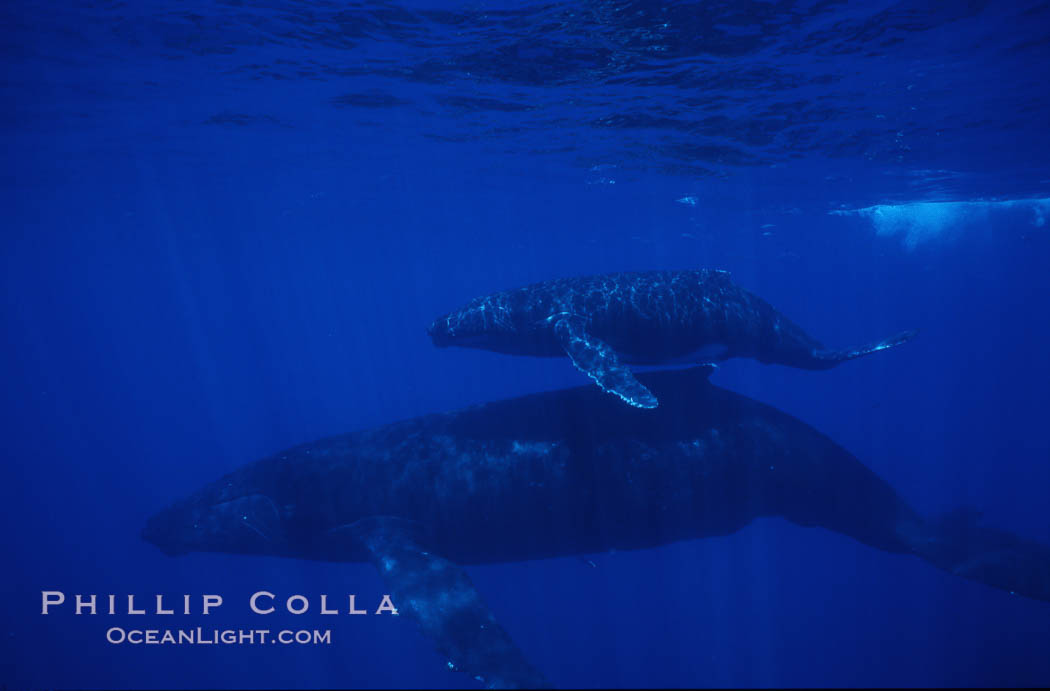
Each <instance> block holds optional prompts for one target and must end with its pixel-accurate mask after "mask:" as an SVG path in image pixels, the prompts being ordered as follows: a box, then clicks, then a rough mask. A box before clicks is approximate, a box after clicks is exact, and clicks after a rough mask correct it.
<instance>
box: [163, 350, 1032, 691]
mask: <svg viewBox="0 0 1050 691" xmlns="http://www.w3.org/2000/svg"><path fill="white" fill-rule="evenodd" d="M709 371H710V368H709V367H699V368H693V369H691V370H686V371H681V372H660V373H648V374H642V375H639V378H640V379H641V381H642V382H643V383H644V384H645V385H646V386H648V387H650V388H651V389H652V390H653V391H654V392H655V393H656V394H657V395H659V396H660V399H661V401H663V404H662V405H661V406H660V407H659V408H658V409H657V410H655V411H652V412H651V413H650V414H647V415H637V414H634V412H633V411H631V410H629V409H628V408H626V407H624V406H622V405H620V404H619V403H618V402H616V401H615V400H613V399H611V398H609V397H607V396H604V395H602V394H601V393H600V392H599V391H597V390H596V389H594V388H593V387H590V386H586V387H579V388H575V389H568V390H564V391H554V392H549V393H541V394H534V395H530V396H524V397H521V398H515V399H510V400H505V401H500V402H495V403H488V404H485V405H481V406H477V407H474V408H470V409H467V410H463V411H459V412H453V413H445V414H435V415H428V416H425V417H420V418H415V419H411V420H406V421H403V422H398V423H394V424H391V425H386V426H384V427H380V428H377V429H373V430H367V431H363V432H356V433H353V434H348V435H343V436H338V437H331V438H328V439H323V440H320V441H316V442H312V443H309V444H304V445H302V446H298V447H295V448H292V449H288V450H286V451H282V452H280V453H277V454H275V455H274V456H271V457H269V458H266V459H263V460H261V461H257V462H255V463H252V464H249V465H247V466H245V467H243V468H241V469H239V470H237V471H235V472H233V473H230V474H229V475H226V476H225V477H223V478H222V479H220V480H218V481H217V482H214V483H212V484H210V485H208V486H206V487H204V488H203V489H201V490H200V491H198V492H196V493H195V494H193V495H192V496H190V497H188V498H187V499H184V500H182V501H179V502H176V503H175V504H174V505H172V506H171V507H170V508H167V509H165V510H163V511H161V512H160V513H158V514H157V515H155V516H153V517H152V518H151V519H150V520H149V521H148V523H147V525H146V528H145V529H144V531H143V537H145V538H146V539H147V540H149V541H151V542H152V543H154V544H156V545H157V546H158V547H160V548H161V549H162V550H164V551H165V552H166V553H168V554H181V553H184V552H188V551H213V552H236V553H246V554H262V555H277V556H287V557H296V558H304V559H322V560H332V561H371V562H372V563H374V564H375V565H376V567H377V568H378V569H379V571H380V574H381V575H382V577H383V578H384V580H385V582H386V584H387V586H388V587H389V589H390V590H389V592H390V593H391V595H392V596H393V601H394V604H395V605H396V606H397V607H398V609H399V610H400V611H401V612H402V613H406V614H409V615H410V616H412V617H413V618H415V619H416V620H417V622H418V624H419V626H420V628H421V629H422V630H423V632H424V633H425V634H426V635H428V636H429V637H430V638H431V639H432V640H433V641H434V642H435V643H436V645H437V647H438V649H439V651H441V652H442V653H443V654H444V655H446V656H447V659H448V660H449V661H450V664H451V665H454V668H456V669H459V670H462V671H465V672H467V673H469V674H470V675H471V676H474V677H477V678H480V679H481V680H483V681H484V683H485V684H487V685H489V686H515V685H517V686H539V685H543V684H544V683H545V682H544V679H543V677H542V675H541V674H540V673H539V672H538V671H536V670H535V669H534V668H533V667H532V666H531V665H530V664H529V663H528V662H527V661H526V660H525V659H524V657H523V656H522V654H521V653H520V652H519V651H518V649H517V648H516V646H515V645H514V643H513V642H512V641H511V639H510V638H509V636H508V635H507V634H506V633H505V631H504V630H503V629H502V628H501V627H500V626H499V624H498V623H497V622H496V621H495V619H494V618H493V616H492V614H491V613H490V612H489V610H488V608H487V607H486V605H485V604H484V602H483V600H482V599H481V597H480V596H479V595H478V593H477V592H476V591H475V589H474V587H473V586H472V584H471V582H470V580H469V578H468V577H467V575H466V574H465V572H464V571H463V570H462V569H460V568H459V566H458V565H459V564H477V563H484V562H499V561H518V560H526V559H541V558H546V557H555V556H561V555H571V554H584V553H595V552H603V551H607V550H612V549H617V550H624V549H638V548H646V547H655V546H658V545H662V544H667V543H671V542H675V541H679V540H687V539H695V538H702V537H708V536H716V535H726V534H729V533H732V532H734V531H736V530H739V529H740V528H742V527H744V526H746V525H747V524H748V523H750V522H751V521H752V520H753V519H755V518H757V517H760V516H782V517H784V518H786V519H788V520H789V521H792V522H794V523H796V524H800V525H805V526H820V527H823V528H826V529H828V530H832V531H835V532H838V533H842V534H845V535H848V536H850V537H852V538H854V539H856V540H858V541H860V542H862V543H864V544H867V545H870V546H872V547H876V548H878V549H881V550H884V551H887V552H892V553H904V554H912V555H915V556H916V557H918V558H920V559H923V560H925V561H927V562H929V563H930V564H932V565H933V566H935V567H937V568H940V569H944V570H946V571H949V572H951V573H955V574H957V575H959V576H961V577H963V578H967V579H970V580H974V581H979V582H981V583H986V584H988V585H991V586H993V587H996V588H1002V589H1005V590H1009V591H1011V592H1015V593H1017V594H1020V595H1025V596H1027V597H1031V598H1035V599H1038V600H1043V601H1050V548H1048V547H1046V546H1043V545H1040V544H1036V543H1033V542H1031V541H1027V540H1025V539H1022V538H1020V537H1018V536H1016V535H1013V534H1010V533H1007V532H1005V531H1001V530H997V529H995V528H989V527H985V526H982V525H980V524H978V523H977V521H976V519H975V518H974V517H973V516H972V515H971V514H967V513H965V512H961V513H958V514H955V515H953V516H951V517H949V518H948V519H941V520H933V521H930V520H926V519H925V518H923V517H922V516H920V515H918V514H917V513H916V512H915V511H913V510H912V509H911V508H910V507H909V506H908V505H907V504H905V502H904V501H902V500H901V498H900V497H899V496H898V495H897V494H896V492H894V490H893V489H892V488H891V487H890V486H889V485H888V484H886V483H885V482H884V481H882V480H881V479H880V478H879V477H878V476H876V475H875V474H874V473H873V472H872V471H870V470H869V469H868V468H866V467H865V466H864V465H862V464H861V463H860V461H858V460H857V459H856V458H854V457H853V456H852V455H850V453H849V452H847V451H846V450H844V449H843V448H842V447H840V446H838V445H837V444H835V443H834V442H833V441H831V440H830V439H828V438H827V437H825V436H823V435H821V434H820V433H819V432H817V431H816V430H814V429H813V428H811V427H809V426H808V425H806V424H805V423H803V422H801V421H799V420H797V419H795V418H793V417H791V416H789V415H787V414H785V413H782V412H780V411H778V410H776V409H774V408H771V407H769V406H767V405H764V404H762V403H758V402H756V401H753V400H751V399H748V398H745V397H744V396H741V395H738V394H735V393H731V392H729V391H726V390H724V389H720V388H718V387H715V386H712V385H711V384H709V383H708V382H707V374H708V373H709Z"/></svg>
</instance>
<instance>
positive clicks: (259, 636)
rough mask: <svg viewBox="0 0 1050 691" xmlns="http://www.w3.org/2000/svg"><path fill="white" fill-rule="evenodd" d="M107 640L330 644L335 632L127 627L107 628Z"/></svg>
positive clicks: (233, 643)
mask: <svg viewBox="0 0 1050 691" xmlns="http://www.w3.org/2000/svg"><path fill="white" fill-rule="evenodd" d="M106 640H107V641H109V642H110V643H112V644H114V645H121V644H128V643H130V644H131V645H264V644H267V643H275V644H276V643H280V644H282V645H330V644H331V643H332V632H331V631H329V630H327V629H326V630H324V631H318V630H316V629H314V630H307V629H300V630H298V631H289V630H287V629H284V630H281V631H276V632H274V631H271V630H269V629H204V628H202V627H199V626H198V627H197V628H195V629H123V628H121V627H119V626H114V627H113V628H111V629H109V630H108V631H106Z"/></svg>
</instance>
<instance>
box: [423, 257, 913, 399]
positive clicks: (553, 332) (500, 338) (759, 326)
mask: <svg viewBox="0 0 1050 691" xmlns="http://www.w3.org/2000/svg"><path fill="white" fill-rule="evenodd" d="M428 331H429V333H430V337H431V339H433V341H434V344H435V345H437V346H439V347H445V346H450V345H458V346H466V347H469V348H481V349H484V350H494V351H496V352H499V353H509V354H511V355H537V356H546V357H553V356H563V355H568V356H569V358H570V359H571V360H572V362H573V364H574V365H576V367H577V368H578V369H579V370H580V371H582V372H583V373H584V374H586V375H587V376H589V377H590V378H591V379H593V380H594V381H595V382H596V383H597V384H598V386H600V387H601V388H602V390H603V391H608V392H610V393H614V394H616V395H617V396H619V397H620V398H622V399H623V400H624V401H625V402H626V403H628V404H629V405H632V406H635V407H638V408H655V407H656V406H657V398H656V396H654V395H653V394H652V392H651V391H649V390H648V389H647V388H646V387H645V386H643V385H642V384H640V383H639V382H638V380H637V379H636V378H635V377H634V375H633V374H632V373H631V371H630V370H629V369H628V368H627V367H625V366H624V363H628V364H640V365H657V364H664V363H690V364H694V363H699V362H713V361H720V360H725V359H728V358H731V357H751V358H755V359H756V360H758V361H759V362H764V363H777V364H781V365H790V366H792V367H801V368H803V369H828V368H830V367H834V366H835V365H837V364H839V363H840V362H844V361H846V360H852V359H853V358H857V357H860V356H862V355H867V354H869V353H874V352H876V351H879V350H885V349H886V348H892V347H893V346H896V345H900V344H901V343H904V342H905V341H907V340H909V339H910V338H912V337H913V336H914V335H915V333H916V332H915V331H905V332H903V333H900V334H897V335H896V336H892V337H890V338H887V339H885V340H882V341H879V342H877V343H871V344H869V345H865V346H861V347H859V348H848V349H845V350H828V349H827V348H825V347H824V346H823V345H822V344H821V343H820V342H819V341H817V340H815V339H813V338H811V337H810V336H809V335H808V334H806V332H804V331H803V330H802V329H801V328H799V327H798V326H797V325H796V324H795V323H794V322H792V321H791V320H789V319H788V318H787V317H785V316H784V315H782V314H781V313H780V312H778V311H777V310H775V309H774V308H773V307H772V306H771V305H770V304H769V303H768V302H766V301H765V300H763V299H762V298H760V297H758V296H757V295H754V294H753V293H750V292H748V291H746V290H744V289H743V288H741V287H740V286H738V285H736V284H735V283H733V282H732V281H731V280H730V278H729V273H728V272H726V271H714V270H700V271H647V272H640V273H616V274H605V275H602V276H583V277H578V278H562V279H557V280H554V281H546V282H543V283H535V284H533V285H529V286H525V287H524V288H518V289H516V290H508V291H504V292H501V293H493V294H492V295H485V296H483V297H479V298H475V299H474V300H471V301H470V302H469V303H467V305H466V306H464V307H463V308H462V309H459V310H456V311H455V312H451V313H449V314H447V315H445V316H443V317H439V318H438V319H435V320H434V322H433V323H432V324H431V325H430V328H429V329H428Z"/></svg>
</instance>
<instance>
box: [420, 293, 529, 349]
mask: <svg viewBox="0 0 1050 691" xmlns="http://www.w3.org/2000/svg"><path fill="white" fill-rule="evenodd" d="M427 333H428V334H429V335H430V339H431V340H432V341H433V342H434V345H436V346H437V347H439V348H447V347H448V346H461V347H465V348H483V349H490V348H491V349H495V347H496V346H497V344H499V343H500V342H501V340H502V339H504V338H507V337H512V336H513V335H514V334H515V333H517V327H516V325H515V323H514V320H513V319H512V317H511V311H510V310H509V309H508V308H507V306H506V305H505V304H504V301H503V300H501V299H499V297H498V296H491V295H489V296H485V297H480V298H476V299H474V300H471V301H470V302H468V303H467V304H466V305H464V306H463V307H462V308H461V309H458V310H456V311H454V312H449V313H448V314H446V315H444V316H442V317H438V318H437V319H435V320H434V321H433V322H432V323H431V324H430V326H429V327H427Z"/></svg>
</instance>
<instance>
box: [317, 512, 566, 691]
mask: <svg viewBox="0 0 1050 691" xmlns="http://www.w3.org/2000/svg"><path fill="white" fill-rule="evenodd" d="M329 532H330V533H332V534H333V535H332V537H333V538H336V539H341V538H342V537H349V538H351V539H353V540H354V541H355V542H357V544H359V545H363V546H364V547H365V548H366V549H367V550H368V553H369V554H370V555H371V558H372V563H373V564H375V566H376V568H377V569H379V575H380V576H382V578H383V582H384V583H386V586H387V587H388V588H389V589H390V594H391V596H392V598H393V600H392V601H393V604H394V606H395V607H397V611H398V613H405V614H408V615H409V616H410V617H412V618H413V619H415V620H416V622H417V623H418V624H419V628H420V629H421V630H422V632H423V634H424V635H426V636H427V637H428V638H430V639H431V640H432V641H433V642H434V643H435V645H436V647H437V649H438V652H439V653H441V654H442V655H445V656H446V659H447V660H448V666H449V669H452V670H453V671H458V672H465V673H467V674H469V675H470V676H472V677H474V679H476V680H477V681H480V682H481V683H482V684H484V685H485V686H486V688H549V687H550V683H549V682H548V681H547V680H546V679H545V678H544V676H543V675H542V674H541V673H540V672H538V671H537V670H536V669H535V668H534V667H533V666H532V665H531V664H529V662H528V661H527V660H526V659H525V656H524V655H523V654H522V653H521V651H520V650H519V649H518V647H517V645H515V644H514V641H512V640H511V638H510V636H508V635H507V632H506V631H504V630H503V627H502V626H500V625H499V623H498V622H497V621H496V618H495V617H494V616H493V614H492V612H491V611H490V610H489V608H488V605H486V604H485V602H484V600H482V599H481V595H479V594H478V591H477V590H475V589H474V584H473V583H472V582H471V581H470V577H468V576H467V574H466V572H464V571H463V569H461V568H460V567H459V566H457V565H456V564H454V563H452V562H451V561H449V560H448V559H445V558H444V557H442V556H440V555H438V554H435V553H434V552H433V551H432V550H431V549H430V548H429V547H428V546H427V545H426V544H425V538H424V537H423V530H422V527H421V526H420V525H419V524H418V523H416V522H415V521H410V520H407V519H403V518H397V517H394V516H370V517H368V518H364V519H361V520H359V521H357V522H356V523H350V524H348V525H344V526H339V527H338V528H335V529H333V530H332V531H329Z"/></svg>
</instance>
